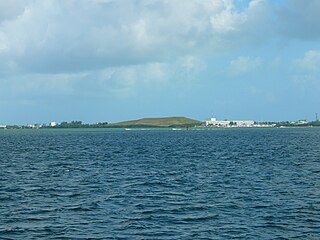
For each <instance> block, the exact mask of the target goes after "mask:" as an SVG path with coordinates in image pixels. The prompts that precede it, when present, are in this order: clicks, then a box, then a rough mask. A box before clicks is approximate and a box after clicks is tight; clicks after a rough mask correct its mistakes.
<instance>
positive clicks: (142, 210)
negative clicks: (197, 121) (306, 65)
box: [0, 127, 320, 239]
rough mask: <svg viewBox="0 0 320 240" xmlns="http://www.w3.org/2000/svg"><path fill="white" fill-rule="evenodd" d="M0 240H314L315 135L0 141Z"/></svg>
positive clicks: (318, 216)
mask: <svg viewBox="0 0 320 240" xmlns="http://www.w3.org/2000/svg"><path fill="white" fill-rule="evenodd" d="M0 154H1V156H0V239H233V238H238V239H320V128H316V127H314V128H287V129H273V128H272V129H216V130H199V131H195V130H194V131H193V130H191V131H172V130H149V131H137V130H134V131H124V130H110V129H109V130H103V129H102V130H101V129H97V130H95V129H93V130H85V129H83V130H19V131H15V130H2V131H0Z"/></svg>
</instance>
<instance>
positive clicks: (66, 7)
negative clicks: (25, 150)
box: [0, 0, 320, 124]
mask: <svg viewBox="0 0 320 240" xmlns="http://www.w3.org/2000/svg"><path fill="white" fill-rule="evenodd" d="M319 12H320V1H319V0H307V1H306V0H64V1H59V0H10V1H8V0H0V124H31V123H48V122H51V121H56V122H61V121H72V120H81V121H83V122H87V123H94V122H117V121H122V120H129V119H137V118H143V117H167V116H186V117H190V118H194V119H198V120H205V119H208V118H210V117H213V116H214V117H216V118H218V119H232V120H255V121H281V120H290V121H291V120H299V119H307V120H309V121H311V120H314V119H315V113H319V115H320V14H319Z"/></svg>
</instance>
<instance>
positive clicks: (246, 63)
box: [228, 56, 262, 75]
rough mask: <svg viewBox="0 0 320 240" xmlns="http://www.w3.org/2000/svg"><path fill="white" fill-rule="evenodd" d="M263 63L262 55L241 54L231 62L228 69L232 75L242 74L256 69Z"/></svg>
mask: <svg viewBox="0 0 320 240" xmlns="http://www.w3.org/2000/svg"><path fill="white" fill-rule="evenodd" d="M261 64H262V59H261V58H260V57H244V56H240V57H238V58H236V59H234V60H232V61H231V62H230V65H229V69H228V71H229V73H230V74H231V75H242V74H246V73H250V72H253V71H255V70H256V69H257V68H259V67H260V66H261Z"/></svg>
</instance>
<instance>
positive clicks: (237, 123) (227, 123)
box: [205, 118, 254, 127]
mask: <svg viewBox="0 0 320 240" xmlns="http://www.w3.org/2000/svg"><path fill="white" fill-rule="evenodd" d="M205 126H206V127H253V126H254V121H252V120H217V119H216V118H211V119H210V120H207V121H206V122H205Z"/></svg>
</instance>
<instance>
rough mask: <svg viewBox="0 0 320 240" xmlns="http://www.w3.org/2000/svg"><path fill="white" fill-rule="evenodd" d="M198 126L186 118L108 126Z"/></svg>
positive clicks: (143, 120) (126, 122)
mask: <svg viewBox="0 0 320 240" xmlns="http://www.w3.org/2000/svg"><path fill="white" fill-rule="evenodd" d="M186 125H189V126H190V127H192V126H198V125H200V121H198V120H194V119H191V118H186V117H166V118H142V119H138V120H131V121H124V122H118V123H111V124H108V127H185V126H186Z"/></svg>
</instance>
